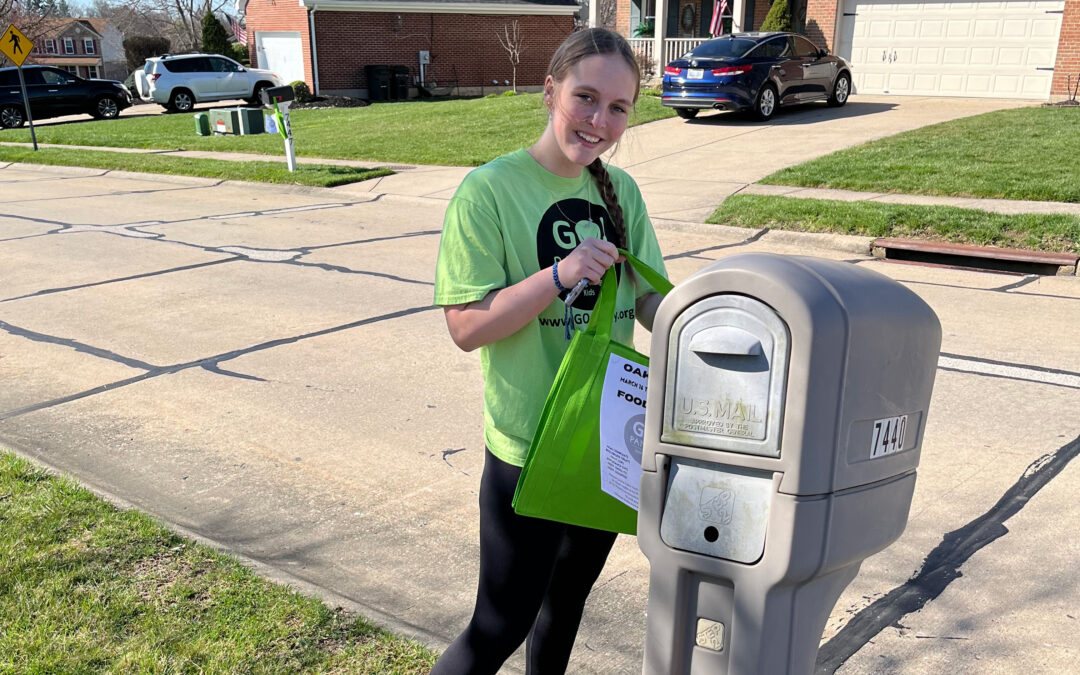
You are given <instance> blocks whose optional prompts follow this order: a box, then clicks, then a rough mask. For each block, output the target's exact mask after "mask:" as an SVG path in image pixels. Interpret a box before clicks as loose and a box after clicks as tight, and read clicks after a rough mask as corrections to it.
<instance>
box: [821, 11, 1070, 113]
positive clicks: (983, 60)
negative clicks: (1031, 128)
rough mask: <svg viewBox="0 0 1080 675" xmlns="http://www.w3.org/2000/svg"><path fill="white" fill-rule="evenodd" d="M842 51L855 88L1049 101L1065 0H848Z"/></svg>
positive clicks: (839, 40)
mask: <svg viewBox="0 0 1080 675" xmlns="http://www.w3.org/2000/svg"><path fill="white" fill-rule="evenodd" d="M843 8H844V11H843V15H842V16H841V17H840V25H839V28H840V30H839V33H838V35H837V52H838V53H839V54H840V55H841V56H843V57H844V58H846V59H848V60H849V61H851V65H852V70H853V73H852V75H853V79H854V84H855V91H856V92H858V93H863V94H916V95H931V96H982V97H993V98H1028V99H1047V98H1049V96H1050V83H1051V80H1052V79H1053V76H1054V58H1055V56H1056V55H1057V45H1058V36H1059V34H1060V32H1061V19H1062V14H1063V10H1064V8H1065V2H1064V0H1048V1H1045V2H935V3H920V2H896V1H895V0H893V1H882V0H844V3H843Z"/></svg>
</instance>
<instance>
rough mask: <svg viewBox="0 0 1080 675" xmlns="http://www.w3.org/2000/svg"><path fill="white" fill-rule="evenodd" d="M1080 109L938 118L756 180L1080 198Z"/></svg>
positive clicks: (920, 191)
mask: <svg viewBox="0 0 1080 675" xmlns="http://www.w3.org/2000/svg"><path fill="white" fill-rule="evenodd" d="M1078 156H1080V109H1077V108H1061V107H1057V108H1016V109H1012V110H999V111H995V112H990V113H985V114H982V115H976V116H974V117H966V118H963V119H958V120H953V121H950V122H943V123H941V124H935V125H932V126H928V127H922V128H921V129H915V130H913V131H907V132H904V133H901V134H897V135H895V136H890V137H888V138H883V139H880V140H876V141H872V142H870V143H864V144H863V145H859V146H856V147H854V148H849V149H847V150H841V151H839V152H834V153H832V154H830V155H826V156H824V157H821V158H818V159H815V160H812V161H809V162H806V163H804V164H800V165H798V166H795V167H791V168H788V169H784V170H782V171H778V172H776V173H774V174H772V175H770V176H767V177H766V178H764V179H763V180H762V181H761V182H763V183H771V184H774V185H797V186H803V187H824V188H838V189H844V190H862V191H869V192H900V193H910V194H924V195H938V196H953V197H982V198H991V199H1027V200H1038V201H1059V202H1080V161H1077V159H1076V158H1077V157H1078Z"/></svg>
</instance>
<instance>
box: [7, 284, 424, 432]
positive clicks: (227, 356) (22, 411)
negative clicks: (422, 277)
mask: <svg viewBox="0 0 1080 675" xmlns="http://www.w3.org/2000/svg"><path fill="white" fill-rule="evenodd" d="M433 309H438V307H436V306H435V305H427V306H423V307H412V308H409V309H403V310H399V311H396V312H390V313H388V314H380V315H379V316H373V317H369V318H367V319H359V320H357V321H351V322H349V323H346V324H341V325H340V326H332V327H330V328H324V329H322V330H317V331H313V332H311V333H303V334H301V335H294V336H290V337H286V338H278V339H276V340H268V341H266V342H260V343H258V344H255V345H251V346H249V347H244V348H241V349H236V350H233V351H230V352H223V353H221V354H216V355H214V356H208V357H205V358H202V359H197V360H195V361H188V362H186V363H178V364H175V365H171V366H152V365H150V364H148V363H143V362H141V361H136V360H134V359H127V358H126V357H123V356H120V355H118V354H114V353H112V352H109V351H107V350H104V349H98V348H96V347H90V346H89V345H84V344H82V343H80V342H76V341H74V340H68V339H66V338H56V337H53V336H51V335H45V334H43V333H35V332H33V331H27V330H25V329H21V328H18V327H17V326H12V325H11V324H8V323H5V322H3V321H0V329H3V330H7V331H8V332H9V333H12V334H13V335H20V336H21V337H28V338H30V339H32V340H36V341H39V342H48V343H52V344H62V345H65V346H68V347H72V348H74V349H75V350H76V351H81V352H85V353H89V354H92V355H94V356H99V357H101V358H106V359H109V360H111V361H117V362H119V363H124V364H125V365H131V366H132V367H135V368H143V369H146V370H147V372H145V373H142V374H140V375H136V376H135V377H130V378H127V379H124V380H118V381H116V382H110V383H108V384H103V385H100V386H98V387H94V388H92V389H87V390H85V391H81V392H78V393H75V394H69V395H68V396H62V397H60V398H55V399H52V400H50V401H43V402H41V403H35V404H33V405H29V406H25V407H23V408H17V409H15V410H10V411H7V412H0V422H3V421H4V420H8V419H11V418H13V417H18V416H20V415H26V414H28V413H32V412H37V411H38V410H44V409H45V408H52V407H55V406H58V405H63V404H64V403H70V402H72V401H77V400H79V399H83V398H87V397H89V396H94V395H96V394H100V393H103V392H106V391H111V390H113V389H119V388H120V387H126V386H128V385H130V384H135V383H137V382H142V381H143V380H147V379H149V378H152V377H158V376H160V375H172V374H173V373H179V372H181V371H184V370H188V369H191V368H202V369H204V370H207V371H209V372H212V373H216V374H220V375H227V376H229V377H239V378H241V379H251V380H259V379H260V378H256V377H255V376H252V375H244V374H241V373H236V372H233V371H227V370H223V369H222V368H221V364H222V363H223V362H226V361H231V360H233V359H237V358H240V357H241V356H247V355H248V354H254V353H256V352H260V351H264V350H267V349H273V348H274V347H280V346H283V345H288V344H294V343H297V342H300V341H302V340H308V339H311V338H316V337H321V336H323V335H330V334H332V333H337V332H340V331H344V330H349V329H351V328H358V327H360V326H366V325H369V324H373V323H378V322H380V321H388V320H390V319H397V318H401V317H405V316H410V315H412V314H419V313H420V312H427V311H430V310H433ZM264 381H265V380H264Z"/></svg>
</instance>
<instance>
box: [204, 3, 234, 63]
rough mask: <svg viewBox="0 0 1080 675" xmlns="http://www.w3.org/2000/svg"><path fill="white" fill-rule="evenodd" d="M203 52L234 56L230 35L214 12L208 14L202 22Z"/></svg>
mask: <svg viewBox="0 0 1080 675" xmlns="http://www.w3.org/2000/svg"><path fill="white" fill-rule="evenodd" d="M202 50H203V52H205V53H207V54H221V55H222V56H232V45H230V44H229V34H228V33H227V32H225V26H222V25H221V22H220V21H218V18H217V17H216V16H214V13H213V12H207V13H206V14H205V15H204V16H203V20H202Z"/></svg>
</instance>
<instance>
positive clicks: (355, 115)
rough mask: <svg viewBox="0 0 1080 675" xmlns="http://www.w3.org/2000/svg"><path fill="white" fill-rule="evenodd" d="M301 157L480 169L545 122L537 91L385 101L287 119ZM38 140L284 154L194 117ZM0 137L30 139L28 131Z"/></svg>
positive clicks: (647, 118)
mask: <svg viewBox="0 0 1080 675" xmlns="http://www.w3.org/2000/svg"><path fill="white" fill-rule="evenodd" d="M674 115H675V113H674V112H673V111H672V110H671V109H670V108H664V107H663V106H662V105H661V104H660V99H658V98H655V97H651V96H642V97H641V98H640V100H639V101H638V103H637V105H636V106H635V109H634V111H633V112H632V113H631V116H630V124H631V125H637V124H645V123H647V122H651V121H653V120H657V119H663V118H667V117H673V116H674ZM290 118H291V121H292V129H293V136H294V143H295V146H296V154H297V156H298V157H327V158H333V159H357V160H359V159H365V160H372V161H379V162H394V163H402V164H439V165H447V166H479V165H481V164H484V163H485V162H488V161H490V160H492V159H494V158H496V157H498V156H499V155H502V154H505V153H507V152H511V151H513V150H517V149H518V148H521V147H525V146H527V145H530V144H532V143H533V142H535V141H536V139H537V138H539V137H540V134H541V133H543V131H544V127H545V126H546V125H547V109H546V108H545V107H544V104H543V101H542V100H541V98H540V94H520V95H517V96H497V97H494V98H476V99H459V100H450V101H438V100H436V101H431V100H419V101H407V102H400V103H380V104H377V105H370V106H366V107H363V108H327V109H312V108H301V109H299V110H295V111H293V112H292V113H291V115H290ZM37 136H38V142H39V143H55V144H60V145H86V146H103V147H120V148H155V149H163V150H204V151H221V152H251V153H258V154H266V155H282V153H283V150H282V147H283V146H282V141H281V137H280V136H277V135H271V134H260V135H257V136H198V135H196V133H195V122H194V120H193V119H192V115H190V114H187V115H146V116H141V117H126V116H121V117H120V118H119V119H115V120H103V121H97V122H94V121H86V122H79V123H73V124H53V125H47V126H42V127H38V128H37ZM0 140H3V141H11V142H25V143H29V142H30V131H29V129H25V128H24V129H5V130H3V131H0Z"/></svg>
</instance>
